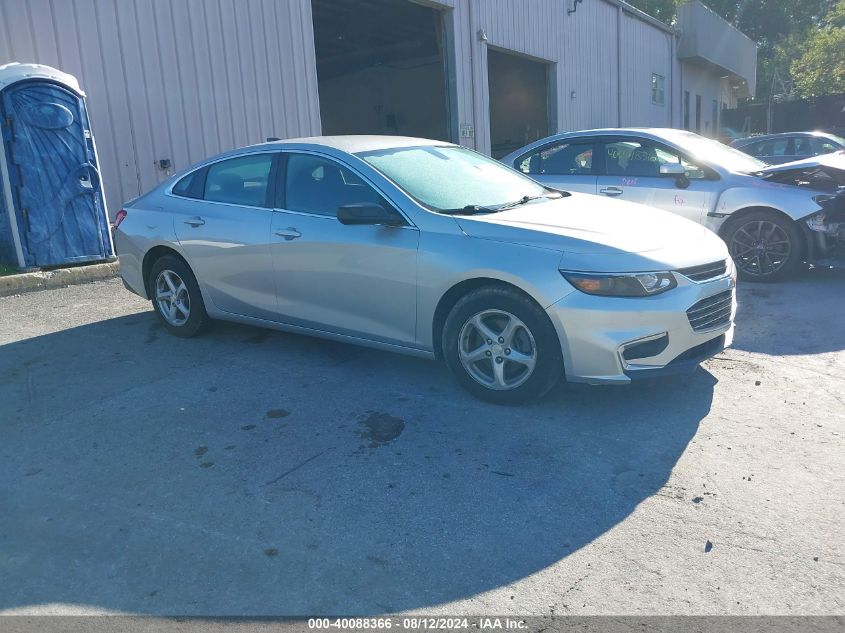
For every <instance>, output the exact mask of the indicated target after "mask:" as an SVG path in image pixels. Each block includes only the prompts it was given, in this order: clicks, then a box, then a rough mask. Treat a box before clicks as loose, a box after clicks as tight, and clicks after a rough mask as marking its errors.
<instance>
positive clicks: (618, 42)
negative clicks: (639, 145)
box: [616, 4, 622, 127]
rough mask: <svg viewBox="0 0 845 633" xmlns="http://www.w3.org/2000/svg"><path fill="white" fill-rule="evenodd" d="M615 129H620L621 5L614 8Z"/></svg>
mask: <svg viewBox="0 0 845 633" xmlns="http://www.w3.org/2000/svg"><path fill="white" fill-rule="evenodd" d="M616 73H617V81H616V119H617V121H616V123H617V125H616V127H622V5H621V4H620V5H618V6H617V7H616Z"/></svg>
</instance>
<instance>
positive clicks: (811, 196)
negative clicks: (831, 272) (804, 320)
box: [502, 128, 845, 281]
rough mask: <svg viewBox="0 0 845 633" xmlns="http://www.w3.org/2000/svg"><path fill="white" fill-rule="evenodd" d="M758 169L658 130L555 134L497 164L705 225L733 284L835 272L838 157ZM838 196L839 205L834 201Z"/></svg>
mask: <svg viewBox="0 0 845 633" xmlns="http://www.w3.org/2000/svg"><path fill="white" fill-rule="evenodd" d="M819 158H820V159H823V160H825V161H826V162H825V163H824V164H818V163H817V162H816V161H811V162H807V161H804V162H802V163H790V164H789V166H786V167H787V168H786V169H785V168H784V167H785V166H767V165H766V164H765V163H762V162H760V161H759V160H757V159H756V158H753V157H751V156H748V155H746V154H743V153H742V152H740V151H737V150H735V149H733V148H731V147H726V146H725V145H722V144H721V143H719V142H718V141H714V140H712V139H707V138H704V137H702V136H699V135H698V134H693V133H692V132H686V131H684V130H673V129H661V128H651V129H646V128H642V129H640V128H634V129H606V130H584V131H580V132H564V133H561V134H555V135H554V136H549V137H547V138H544V139H541V140H539V141H535V142H534V143H531V144H530V145H526V146H525V147H523V148H522V149H519V150H517V151H515V152H513V153H512V154H509V155H507V156H505V157H504V158H502V162H503V163H505V164H506V165H508V166H509V167H514V168H515V169H518V170H519V171H521V172H523V173H525V174H529V175H531V177H532V178H534V179H536V180H537V181H538V182H540V183H542V184H544V185H547V186H549V187H556V188H559V189H567V190H569V191H581V192H583V193H591V194H596V195H601V196H605V197H610V198H616V199H619V200H628V201H631V202H639V203H641V204H647V205H649V206H653V207H656V208H658V209H663V210H665V211H671V212H672V213H675V214H677V215H680V216H682V217H685V218H687V219H689V220H693V221H694V222H699V223H701V224H704V225H706V226H707V227H709V228H710V229H712V230H713V231H715V232H716V233H718V234H719V235H720V236H721V237H722V238H723V239H724V240H725V242H727V244H728V247H729V250H730V253H731V255H732V257H733V259H734V262H735V263H736V266H737V268H738V272H739V276H740V277H741V278H743V279H748V280H750V281H776V280H779V279H782V278H784V277H786V276H788V275H789V274H791V273H792V272H794V271H795V270H796V269H797V268H798V267H799V266H800V265H801V263H802V262H809V263H813V264H818V265H824V266H826V265H830V264H832V263H835V264H837V265H842V262H843V261H845V260H843V259H842V255H843V253H845V230H843V231H840V230H839V226H840V224H841V222H842V220H841V217H842V207H843V198H845V193H842V187H841V186H842V185H843V184H845V170H844V169H843V163H845V160H843V156H841V155H834V154H828V155H826V159H825V158H824V157H819ZM837 194H839V195H837Z"/></svg>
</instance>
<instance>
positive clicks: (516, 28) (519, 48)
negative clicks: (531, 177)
mask: <svg viewBox="0 0 845 633" xmlns="http://www.w3.org/2000/svg"><path fill="white" fill-rule="evenodd" d="M426 4H431V5H440V6H442V7H444V8H447V9H449V10H450V13H451V14H452V15H451V16H449V19H450V20H451V22H452V23H453V24H454V27H455V38H454V45H455V63H456V66H457V68H456V77H457V79H458V81H457V86H458V94H457V95H456V104H457V108H458V113H457V118H458V119H459V123H460V125H469V126H472V127H473V128H474V132H475V139H474V141H473V140H472V139H461V142H462V143H464V144H465V145H470V146H474V147H476V149H479V150H481V151H484V152H489V151H490V129H489V101H488V99H489V93H488V87H487V49H488V47H495V48H496V49H500V50H504V51H506V52H514V53H518V54H522V55H526V56H528V57H531V58H534V59H537V60H541V61H546V62H548V63H549V64H550V78H551V82H550V84H551V85H550V91H551V101H552V103H551V105H552V112H553V115H554V116H553V121H552V123H553V127H557V129H558V130H577V129H583V128H593V127H612V126H617V125H623V126H629V125H630V126H633V125H654V126H672V125H673V124H674V123H677V121H678V120H679V114H678V113H679V112H680V110H679V105H678V103H679V102H678V97H677V95H678V94H679V92H678V91H679V81H678V74H679V72H680V68H679V65H678V63H677V61H676V59H675V54H674V44H673V40H674V37H675V36H674V35H673V34H672V33H670V32H669V30H668V28H667V27H665V26H662V25H658V24H656V21H654V20H649V19H643V17H642V16H641V15H640V14H638V13H637V12H636V11H634V10H632V9H631V8H630V7H624V8H623V7H620V5H619V3H618V2H614V1H612V0H590V1H587V2H583V3H582V4H580V5H579V6H578V10H577V11H576V12H575V13H573V14H569V13H567V10H568V9H570V8H571V6H572V3H571V2H563V1H562V0H518V1H517V0H429V1H428V2H427V3H426ZM620 25H621V37H620ZM482 31H483V37H486V41H483V39H482V35H481V32H482ZM620 46H621V62H622V63H621V68H620V63H619V60H620V57H619V53H620ZM652 73H657V74H660V75H662V76H663V77H664V78H665V80H666V101H665V104H664V105H662V106H660V105H653V104H652V98H651V74H652ZM468 78H471V83H470V80H469V79H468ZM620 82H621V107H620Z"/></svg>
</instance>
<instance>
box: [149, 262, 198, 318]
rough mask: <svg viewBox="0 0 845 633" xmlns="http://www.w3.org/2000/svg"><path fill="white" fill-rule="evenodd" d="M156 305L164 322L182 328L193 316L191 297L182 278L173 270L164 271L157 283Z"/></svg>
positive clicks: (157, 278) (159, 275)
mask: <svg viewBox="0 0 845 633" xmlns="http://www.w3.org/2000/svg"><path fill="white" fill-rule="evenodd" d="M155 291H156V305H157V306H158V311H159V312H160V313H161V316H163V317H164V320H165V321H167V322H168V323H169V324H170V325H173V326H175V327H180V326H182V325H185V323H187V322H188V319H189V318H190V316H191V295H190V294H189V293H188V287H187V286H186V285H185V282H184V281H182V278H181V277H180V276H179V275H177V274H176V273H174V272H173V271H172V270H162V271H161V272H160V273H159V274H158V277H156V283H155Z"/></svg>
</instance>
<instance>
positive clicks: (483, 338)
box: [458, 310, 537, 391]
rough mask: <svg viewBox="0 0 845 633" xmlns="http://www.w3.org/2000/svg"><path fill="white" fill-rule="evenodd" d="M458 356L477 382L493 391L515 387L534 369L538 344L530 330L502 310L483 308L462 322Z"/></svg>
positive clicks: (528, 376) (526, 378)
mask: <svg viewBox="0 0 845 633" xmlns="http://www.w3.org/2000/svg"><path fill="white" fill-rule="evenodd" d="M458 358H460V361H461V365H462V366H463V368H464V369H465V370H466V372H467V373H468V374H469V375H470V376H472V378H473V380H475V381H476V382H477V383H479V384H480V385H482V386H484V387H487V388H488V389H495V390H496V391H508V390H510V389H516V388H517V387H519V386H520V385H521V384H523V383H524V382H525V381H526V380H528V379H529V378H530V377H531V374H533V373H534V367H535V366H536V364H537V344H536V343H535V342H534V336H533V335H532V334H531V330H529V329H528V327H527V326H526V325H525V323H523V322H522V321H520V320H519V319H518V318H516V317H515V316H514V315H512V314H511V313H510V312H505V311H504V310H485V311H483V312H479V313H478V314H476V315H475V316H473V317H471V318H470V319H468V320H467V322H466V323H464V326H463V327H462V328H461V332H460V334H459V335H458Z"/></svg>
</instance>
